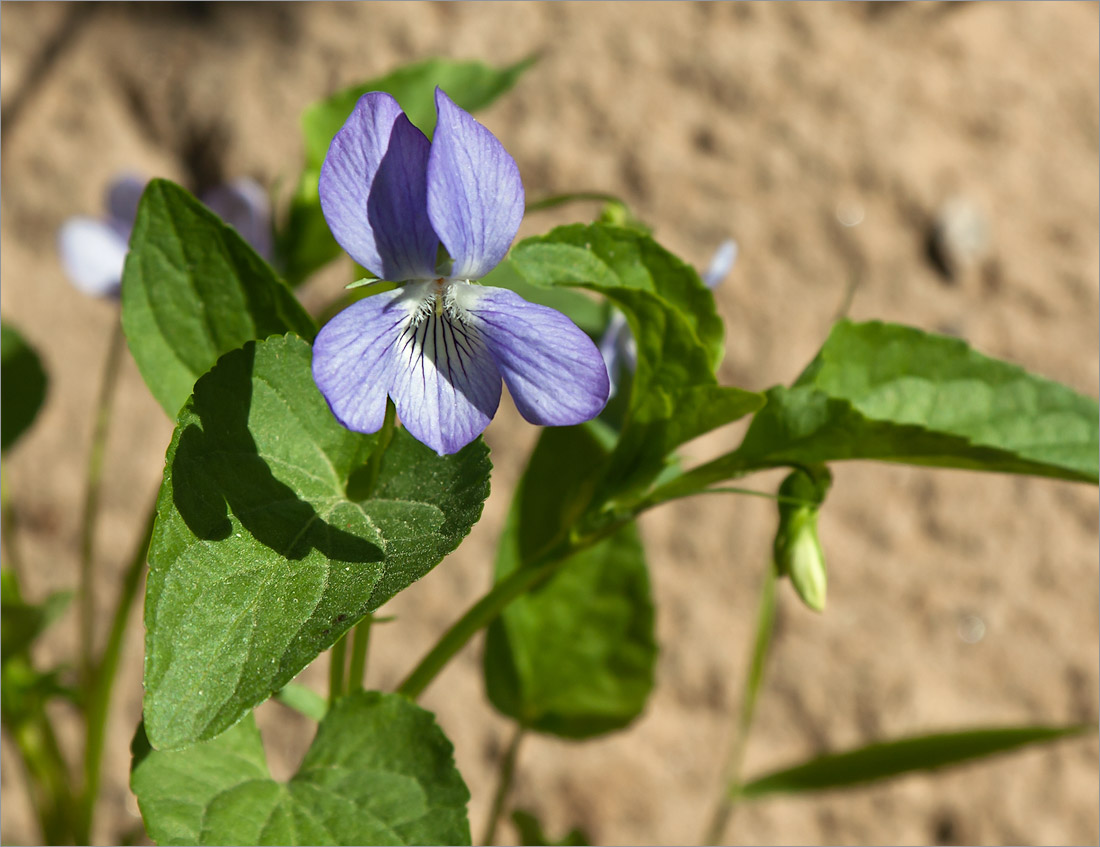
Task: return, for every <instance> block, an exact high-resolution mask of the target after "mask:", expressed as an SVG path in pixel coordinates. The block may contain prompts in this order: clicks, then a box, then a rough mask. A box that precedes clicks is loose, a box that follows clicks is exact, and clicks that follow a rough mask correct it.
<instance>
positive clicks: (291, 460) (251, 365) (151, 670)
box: [145, 336, 490, 749]
mask: <svg viewBox="0 0 1100 847" xmlns="http://www.w3.org/2000/svg"><path fill="white" fill-rule="evenodd" d="M310 358H311V350H310V347H309V345H308V344H306V343H305V342H304V341H302V340H301V339H299V338H296V337H294V336H286V337H280V338H272V339H268V340H267V341H262V342H251V343H249V344H246V345H245V346H244V347H243V348H241V349H240V350H235V351H233V352H232V353H229V354H227V355H226V356H224V357H222V359H220V360H219V362H218V364H217V365H216V366H215V367H214V369H213V370H211V371H210V373H208V374H207V375H206V376H204V377H203V378H202V379H200V380H199V381H198V383H197V384H196V385H195V393H194V395H193V396H192V398H191V399H190V400H189V401H188V402H187V403H186V405H185V406H184V408H183V410H182V411H181V412H180V416H179V419H178V421H177V425H176V431H175V434H174V436H173V438H172V443H171V446H170V447H169V448H168V455H167V459H166V461H167V467H166V469H165V475H164V485H163V487H162V489H161V494H160V498H159V501H158V503H157V523H156V528H155V531H154V534H153V542H152V546H151V549H150V554H149V580H148V587H147V591H146V598H145V625H146V630H147V631H146V644H145V652H146V656H145V722H146V730H147V732H148V734H149V739H150V741H151V742H152V744H153V746H155V747H157V748H162V747H163V748H167V749H175V748H179V747H183V746H186V745H188V744H192V743H194V742H196V741H200V740H202V739H206V738H212V737H213V736H215V735H217V734H218V733H219V732H222V731H223V730H225V729H226V728H228V727H229V726H231V725H232V724H233V723H234V722H235V721H237V720H239V719H240V718H241V717H242V716H243V715H244V714H245V713H246V712H248V711H249V710H250V709H251V708H252V707H253V706H255V705H256V704H258V703H260V702H261V701H263V700H264V699H266V698H267V697H269V696H271V694H272V693H274V692H276V691H278V690H279V689H280V688H282V686H283V685H285V684H286V683H287V682H289V681H290V680H291V679H292V678H293V677H294V676H295V675H296V674H297V673H298V672H299V671H300V670H302V668H304V667H305V666H306V665H307V664H308V663H309V662H311V661H312V660H313V659H314V658H315V657H316V656H317V655H318V654H319V653H320V652H321V651H322V650H324V649H326V648H328V647H329V646H331V645H332V644H333V643H334V642H335V641H336V640H337V638H339V637H340V636H341V635H342V634H343V633H344V632H345V631H347V630H348V629H349V628H350V627H351V626H352V625H353V624H355V622H356V621H358V620H359V619H360V618H362V617H363V615H365V614H366V613H367V612H369V611H373V610H374V609H376V608H378V607H379V606H380V605H382V604H383V603H384V602H385V601H386V600H388V599H389V598H390V597H392V596H393V595H394V594H396V593H397V592H398V591H400V590H401V589H403V588H405V587H406V586H408V585H410V584H411V583H412V582H414V581H415V580H417V579H419V578H420V577H422V576H423V575H424V574H425V573H427V572H428V571H429V570H431V568H433V567H434V566H435V565H436V564H438V563H439V561H440V560H441V559H442V558H443V557H444V556H445V555H446V554H447V553H449V552H450V551H451V550H453V549H454V548H455V547H456V546H457V545H458V543H459V541H461V539H462V538H463V537H464V536H465V535H466V533H467V532H469V529H470V527H471V526H472V525H473V523H474V522H475V521H476V520H477V519H478V517H479V516H480V514H481V508H482V505H483V503H484V500H485V497H486V496H487V495H488V490H489V470H490V465H489V461H488V451H487V450H486V448H485V445H484V443H483V442H481V441H478V442H475V443H474V444H472V445H470V446H469V447H467V448H466V449H464V450H462V451H461V452H460V453H457V454H455V455H453V456H445V457H440V456H437V455H436V454H435V453H434V452H433V451H432V450H430V449H429V448H427V447H425V446H424V445H422V444H420V443H419V442H417V441H416V440H415V439H413V438H412V437H411V436H409V435H408V434H407V433H405V432H404V430H398V431H396V432H395V433H394V437H393V440H392V442H391V444H390V446H389V448H388V450H387V452H386V454H385V458H384V461H383V463H382V466H381V471H380V473H379V476H378V480H377V483H376V485H375V486H374V488H373V490H372V491H371V492H369V493H365V492H359V491H358V490H357V489H358V487H359V486H358V475H357V474H356V471H358V470H359V469H360V468H362V467H363V464H364V461H365V460H366V459H367V457H368V456H369V455H370V454H371V452H372V450H373V449H374V447H375V444H376V441H377V438H376V436H366V435H360V434H358V433H354V432H349V431H348V430H346V429H344V428H343V427H342V426H341V425H340V424H339V423H337V422H336V419H335V418H334V417H333V416H332V413H331V412H330V411H329V409H328V406H327V405H326V404H325V401H324V399H323V398H322V397H321V394H320V392H318V390H317V388H316V386H315V385H314V383H313V379H312V375H311V372H310ZM349 488H350V491H349Z"/></svg>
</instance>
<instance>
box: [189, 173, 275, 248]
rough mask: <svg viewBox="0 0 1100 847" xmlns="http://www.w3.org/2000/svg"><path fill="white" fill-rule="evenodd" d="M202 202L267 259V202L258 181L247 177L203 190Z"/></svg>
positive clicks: (269, 208) (269, 207)
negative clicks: (204, 191)
mask: <svg viewBox="0 0 1100 847" xmlns="http://www.w3.org/2000/svg"><path fill="white" fill-rule="evenodd" d="M202 201H203V202H204V203H205V204H206V205H207V206H209V207H210V208H211V209H213V210H214V211H215V212H216V213H217V214H218V216H219V217H221V219H222V220H223V221H225V222H226V223H227V224H229V225H230V226H231V227H233V228H234V229H235V230H237V232H238V233H240V235H241V238H243V239H244V240H245V241H247V242H248V243H249V244H251V245H252V249H253V250H255V251H256V252H257V253H259V254H260V255H261V256H263V257H264V258H265V259H267V260H268V261H271V257H272V246H271V203H270V202H269V201H268V199H267V192H266V191H264V190H263V188H262V187H261V186H260V185H259V183H257V182H256V181H254V180H251V179H247V178H245V179H238V180H234V181H233V182H229V183H226V184H224V185H219V186H216V187H215V188H212V189H211V190H210V191H207V192H206V193H205V194H203V196H202Z"/></svg>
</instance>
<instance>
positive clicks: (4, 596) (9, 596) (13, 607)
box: [0, 568, 73, 664]
mask: <svg viewBox="0 0 1100 847" xmlns="http://www.w3.org/2000/svg"><path fill="white" fill-rule="evenodd" d="M72 597H73V592H71V591H56V592H54V593H53V594H50V595H49V596H48V597H47V598H46V599H45V601H44V602H42V603H41V604H34V603H28V602H27V601H26V600H24V599H23V595H22V592H21V591H20V590H19V583H18V581H17V579H16V576H15V572H14V571H11V570H8V569H7V568H4V569H3V571H0V656H2V659H0V663H3V664H7V662H8V660H9V659H11V658H13V657H15V656H19V655H25V654H26V653H27V651H28V650H30V646H31V644H33V643H34V640H35V639H36V638H38V636H39V635H41V634H42V633H43V632H44V631H45V630H46V629H47V628H48V627H49V626H50V625H51V624H52V623H54V622H55V621H56V620H57V619H58V618H60V617H61V615H62V614H64V612H65V609H67V608H68V606H69V601H70V600H72Z"/></svg>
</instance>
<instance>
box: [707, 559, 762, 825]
mask: <svg viewBox="0 0 1100 847" xmlns="http://www.w3.org/2000/svg"><path fill="white" fill-rule="evenodd" d="M777 577H778V574H777V572H776V567H775V563H774V562H772V563H771V564H770V565H769V566H768V570H767V573H766V574H765V575H764V585H763V586H762V587H761V590H760V605H759V607H758V609H757V612H756V637H755V639H754V641H753V645H752V654H751V656H750V659H749V668H748V672H747V673H746V675H745V685H744V688H743V689H742V692H741V708H740V710H739V712H738V715H737V720H736V722H735V724H734V727H733V739H732V741H731V742H730V749H729V753H728V754H727V757H726V767H725V772H724V776H723V786H722V793H721V795H719V797H718V802H717V804H716V806H715V809H714V813H713V815H712V816H711V820H710V824H709V825H708V826H707V830H706V833H705V834H704V835H703V841H702V843H703V844H721V843H722V838H723V836H724V834H725V831H726V827H727V826H728V825H729V821H730V817H731V815H732V814H733V809H734V806H735V805H736V804H737V801H738V799H739V794H740V790H741V765H742V763H743V761H744V758H745V745H746V743H747V742H748V738H749V731H750V730H751V728H752V719H753V715H754V714H755V712H756V698H757V696H758V695H759V693H760V685H761V682H763V679H764V667H765V665H766V663H767V659H768V651H769V647H770V646H771V640H772V629H773V626H774V624H775V583H776V579H777Z"/></svg>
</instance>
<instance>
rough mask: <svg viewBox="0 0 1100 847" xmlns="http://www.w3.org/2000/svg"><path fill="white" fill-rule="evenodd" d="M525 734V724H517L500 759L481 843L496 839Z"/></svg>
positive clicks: (487, 843)
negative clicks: (490, 807) (495, 788)
mask: <svg viewBox="0 0 1100 847" xmlns="http://www.w3.org/2000/svg"><path fill="white" fill-rule="evenodd" d="M523 735H524V729H523V726H521V725H520V724H516V731H515V732H514V733H513V735H512V740H511V742H510V743H509V744H508V749H507V750H505V751H504V758H503V759H501V760H500V777H499V778H498V780H497V790H496V794H494V795H493V806H492V809H490V811H489V820H488V821H487V822H486V824H485V835H483V836H482V838H481V843H482V844H485V845H486V846H487V847H488V845H490V844H492V843H493V842H495V841H496V836H497V826H498V824H499V823H500V816H501V814H503V812H504V804H505V802H507V800H508V793H509V792H510V791H511V790H512V777H513V776H514V775H515V772H516V757H517V756H519V743H520V741H522V740H523Z"/></svg>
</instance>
